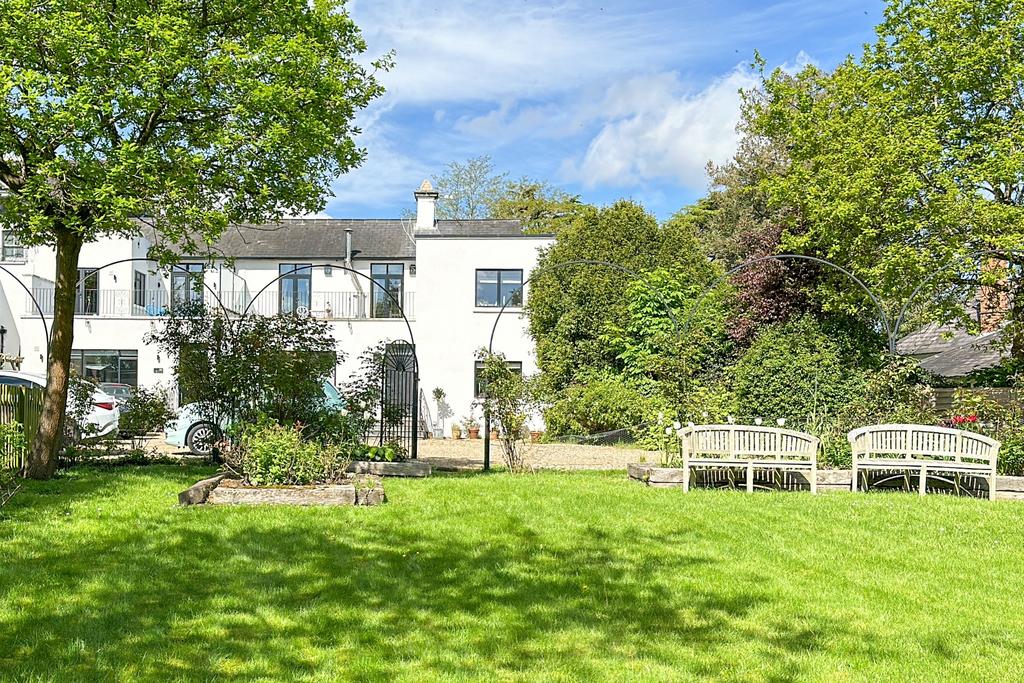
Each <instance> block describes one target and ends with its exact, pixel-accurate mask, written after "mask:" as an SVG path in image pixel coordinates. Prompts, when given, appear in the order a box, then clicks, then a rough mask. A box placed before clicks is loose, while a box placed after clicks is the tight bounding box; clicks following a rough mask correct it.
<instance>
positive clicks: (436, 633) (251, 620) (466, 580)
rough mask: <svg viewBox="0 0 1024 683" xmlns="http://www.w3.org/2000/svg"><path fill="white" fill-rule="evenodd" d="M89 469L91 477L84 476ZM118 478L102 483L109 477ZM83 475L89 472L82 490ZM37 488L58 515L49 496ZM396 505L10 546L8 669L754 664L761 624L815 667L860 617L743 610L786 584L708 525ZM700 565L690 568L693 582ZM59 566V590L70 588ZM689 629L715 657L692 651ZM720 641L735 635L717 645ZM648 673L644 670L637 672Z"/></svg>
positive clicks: (125, 525) (93, 672)
mask: <svg viewBox="0 0 1024 683" xmlns="http://www.w3.org/2000/svg"><path fill="white" fill-rule="evenodd" d="M72 488H74V487H72ZM105 491H106V488H105V486H104V485H98V486H97V488H96V489H94V492H105ZM78 492H79V493H82V491H78ZM28 504H29V506H30V507H32V508H35V506H36V505H37V504H39V505H41V506H42V507H41V508H40V509H39V510H38V512H39V513H40V514H52V510H51V509H49V504H50V502H49V501H48V500H46V501H44V500H40V499H34V500H32V501H29V503H28ZM380 517H381V514H380V512H379V511H378V510H344V511H325V510H291V511H287V512H282V511H280V510H272V511H266V510H255V509H235V510H222V509H183V510H160V511H159V512H158V513H157V514H155V515H154V516H153V517H152V518H150V519H141V520H136V521H134V522H133V521H132V520H121V521H120V522H119V523H118V525H117V527H116V528H111V529H109V530H106V531H104V530H100V531H98V532H96V533H94V534H90V535H89V536H87V537H83V538H76V539H63V541H64V542H62V543H55V544H54V545H53V546H51V547H43V548H36V549H35V550H36V552H33V553H28V554H20V555H16V556H14V557H12V558H8V559H9V562H8V563H7V567H6V571H5V572H4V573H3V576H2V577H0V605H6V607H2V608H0V670H4V671H8V672H13V673H14V675H15V676H18V677H25V676H29V675H31V674H33V673H34V674H37V675H41V676H53V675H55V674H56V675H57V677H58V678H89V677H99V678H110V677H122V678H130V679H133V680H146V679H149V680H166V679H169V678H170V679H174V678H185V679H193V678H194V679H204V680H205V679H209V678H218V679H251V678H256V677H265V678H267V679H271V680H286V679H296V678H310V677H320V678H322V679H324V680H332V679H335V678H338V677H342V676H345V677H354V678H359V679H387V678H393V677H395V676H401V675H405V676H408V677H411V678H422V677H424V676H440V677H451V678H457V679H461V678H468V677H480V678H494V677H509V676H513V677H514V676H518V675H527V676H532V677H545V676H548V675H551V674H552V672H555V673H558V674H559V675H562V676H569V677H571V678H575V679H596V678H605V677H609V676H611V677H618V676H616V675H615V667H617V666H619V667H623V668H624V670H628V668H629V666H636V667H639V668H638V669H637V671H654V672H655V675H657V672H659V671H660V672H663V674H667V673H668V672H672V671H674V670H675V669H676V668H677V667H682V666H690V667H691V668H690V669H689V673H690V674H691V675H701V676H721V675H724V674H728V672H730V671H731V672H733V673H735V669H733V668H732V667H733V666H734V662H731V661H729V659H728V656H727V652H728V648H729V646H735V645H736V643H737V642H742V641H743V640H744V639H751V638H755V637H756V638H757V641H756V642H749V643H747V646H748V647H754V648H757V650H758V652H761V653H763V655H764V656H765V657H774V658H776V659H777V660H779V661H780V662H781V665H780V666H779V667H778V669H777V670H778V672H779V675H780V676H781V677H782V678H789V677H798V676H799V674H800V666H801V664H800V661H799V658H798V656H797V655H799V654H800V653H803V652H806V651H807V650H808V648H810V649H813V648H815V647H817V646H818V645H819V641H818V639H819V638H820V637H821V636H822V635H825V634H828V635H829V636H835V635H836V634H837V633H839V632H840V631H842V625H841V624H837V623H823V622H822V621H821V619H820V618H818V619H817V620H813V619H811V618H810V617H808V618H805V619H802V620H801V621H800V622H799V623H788V622H786V621H784V620H780V621H778V623H774V624H773V625H772V629H771V633H770V635H767V636H765V635H757V636H755V635H753V634H752V633H751V632H749V631H747V630H745V628H744V627H743V626H742V625H740V624H741V622H745V621H749V620H750V619H751V618H752V615H753V614H754V613H755V612H756V611H757V610H760V609H763V608H764V607H766V606H768V605H770V604H771V603H772V601H773V600H774V598H773V596H772V594H771V590H770V586H767V585H763V584H760V585H759V584H755V583H753V582H747V583H743V582H740V583H739V584H729V585H725V583H723V582H719V581H716V580H715V578H716V577H720V576H721V575H722V572H725V571H727V570H728V568H726V567H722V566H720V564H719V560H716V559H714V558H712V557H710V556H707V555H706V554H702V553H700V552H696V551H690V550H687V548H689V547H693V546H694V545H695V544H694V543H693V542H692V541H693V540H694V539H693V538H692V534H693V533H694V531H693V530H692V527H689V526H688V525H687V524H686V523H685V522H680V524H679V525H678V529H677V530H675V531H673V532H672V533H669V534H665V533H650V532H645V531H643V530H641V529H637V528H631V529H628V528H627V529H621V528H620V529H619V530H617V531H608V530H606V529H604V528H602V527H601V526H599V525H597V524H593V523H592V524H588V525H584V526H583V527H582V528H581V529H580V530H579V531H578V532H577V533H574V534H571V535H569V536H566V535H553V534H551V533H550V532H549V531H546V530H544V529H540V530H538V528H536V527H535V526H534V525H532V524H531V521H530V520H529V519H523V518H520V517H517V516H515V515H514V514H508V515H506V516H505V517H504V518H502V519H501V520H500V522H499V523H500V525H501V527H502V533H501V534H500V535H488V534H483V535H481V534H475V533H471V531H472V530H467V529H465V528H464V527H462V526H460V523H459V520H457V519H453V520H452V522H451V524H448V525H434V524H422V525H414V524H405V523H403V521H402V520H401V518H398V519H392V520H389V521H388V522H387V523H384V522H383V521H382V519H381V518H380ZM681 577H690V579H689V580H684V581H680V578H681ZM55 583H56V584H59V590H55ZM680 648H683V649H684V650H685V651H686V652H688V653H689V654H691V655H693V656H694V657H695V658H696V659H697V660H699V661H698V662H697V663H695V664H694V663H691V664H686V663H681V662H679V661H678V656H679V653H680ZM716 654H722V656H721V657H716ZM637 676H638V677H643V676H641V675H640V674H637Z"/></svg>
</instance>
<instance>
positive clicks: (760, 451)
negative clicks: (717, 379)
mask: <svg viewBox="0 0 1024 683" xmlns="http://www.w3.org/2000/svg"><path fill="white" fill-rule="evenodd" d="M679 439H680V441H681V448H680V450H681V451H682V458H683V490H684V491H689V490H690V469H691V468H694V467H723V468H743V469H745V470H746V478H747V482H746V483H747V491H748V492H753V490H754V470H759V469H761V470H764V469H767V470H776V471H780V472H783V471H801V472H807V473H808V474H807V479H808V480H809V481H810V484H811V493H817V492H818V447H819V445H820V443H821V442H820V440H819V439H818V437H816V436H811V435H810V434H805V433H803V432H796V431H793V430H790V429H781V428H776V427H755V426H749V425H692V426H689V427H684V428H683V429H680V430H679Z"/></svg>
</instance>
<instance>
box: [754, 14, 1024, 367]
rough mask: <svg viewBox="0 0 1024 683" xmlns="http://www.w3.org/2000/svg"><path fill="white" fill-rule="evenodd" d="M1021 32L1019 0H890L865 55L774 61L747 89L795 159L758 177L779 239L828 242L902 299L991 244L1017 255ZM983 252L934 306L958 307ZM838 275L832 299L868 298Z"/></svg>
mask: <svg viewBox="0 0 1024 683" xmlns="http://www.w3.org/2000/svg"><path fill="white" fill-rule="evenodd" d="M1022 33H1024V10H1022V8H1021V7H1020V6H1019V4H1017V3H1012V2H1007V1H1006V0H979V1H977V2H967V1H965V0H908V1H905V2H891V3H890V4H889V6H888V7H887V9H886V10H885V16H884V20H883V22H882V24H881V25H880V26H879V27H878V28H877V34H878V39H877V40H876V41H874V42H873V43H871V44H869V45H867V46H865V48H864V52H863V54H862V55H861V57H860V58H859V60H855V59H853V58H850V59H847V60H846V61H844V62H843V63H842V64H840V65H839V66H838V67H837V68H836V69H835V70H834V71H832V72H831V73H825V72H823V71H821V70H820V69H818V68H816V67H813V66H809V67H807V68H805V69H804V70H803V71H801V72H800V73H798V74H796V75H791V74H788V73H786V72H784V71H781V70H778V71H776V72H775V73H773V74H771V75H770V76H769V77H768V78H767V79H766V80H765V81H764V83H763V88H762V89H760V90H759V91H757V92H753V93H750V94H749V96H748V100H747V112H746V115H745V118H746V120H747V123H748V127H747V130H748V134H749V135H750V136H751V137H754V138H757V139H769V140H772V141H773V142H774V144H775V145H776V146H777V148H779V149H784V150H785V154H786V157H785V158H786V160H787V161H788V163H785V164H783V165H781V166H779V167H778V168H776V169H775V172H773V173H770V174H766V175H764V176H763V177H762V178H761V179H760V184H761V186H762V190H763V192H764V193H765V194H766V195H767V196H768V197H769V198H770V201H771V203H772V205H773V206H774V207H776V210H777V212H778V214H779V215H780V216H782V217H784V219H785V225H786V228H787V234H786V237H785V238H784V246H785V248H786V249H788V250H795V251H799V252H802V253H817V254H820V255H827V256H828V257H829V258H831V259H833V260H835V261H837V262H839V263H841V264H843V265H844V266H846V267H848V268H850V269H852V270H853V271H854V272H855V273H857V274H859V275H861V276H863V277H864V278H866V279H867V280H868V282H870V283H871V284H872V285H873V286H875V287H876V288H878V289H879V291H881V292H882V293H883V294H884V295H886V297H887V298H888V299H889V300H890V301H892V302H902V301H903V300H904V299H905V297H906V296H907V295H908V294H909V293H910V292H911V290H913V288H914V287H915V286H917V284H918V283H920V282H921V281H922V280H923V279H924V278H926V277H928V276H930V275H932V274H934V273H936V272H938V271H939V269H940V268H941V267H942V266H944V265H946V264H950V263H954V262H955V260H956V259H957V258H959V257H963V256H965V255H966V254H968V253H971V252H975V251H978V250H981V249H994V250H998V251H1003V252H1004V255H1005V257H1006V258H1007V260H1008V261H1010V263H1011V264H1016V265H1017V266H1018V267H1019V265H1020V260H1021V258H1020V255H1013V254H1010V253H1007V252H1006V250H1010V249H1016V248H1019V247H1020V245H1021V244H1022V242H1024V127H1022V126H1021V120H1022V115H1024V110H1022V105H1024V89H1022V83H1024V43H1022V42H1021V40H1020V36H1021V35H1022ZM983 265H984V264H979V263H968V265H967V266H966V267H960V268H953V269H951V270H950V271H947V272H945V273H944V274H943V275H942V276H940V277H937V278H936V279H935V280H934V283H933V284H934V286H933V287H930V288H929V289H928V291H927V292H926V293H925V294H926V297H930V296H933V295H934V296H936V297H937V298H938V301H937V302H935V305H934V306H932V307H931V312H930V313H929V314H928V315H929V317H932V318H935V319H940V320H942V319H961V320H962V319H963V318H964V317H965V314H964V308H963V303H964V299H965V298H966V297H969V296H973V294H974V293H975V291H976V287H977V285H978V283H979V278H978V276H977V274H976V271H977V269H978V267H979V266H983ZM837 284H838V280H836V281H835V283H833V286H831V287H829V288H828V290H829V291H827V292H822V294H823V295H824V300H825V301H826V302H827V303H828V304H829V305H830V306H831V307H832V308H834V309H842V308H851V307H858V306H861V305H863V304H864V303H865V302H864V297H863V295H862V294H861V293H859V292H857V291H856V289H854V288H851V287H849V286H842V287H839V286H836V285H837ZM1006 285H1007V287H1008V288H1009V289H1010V290H1011V293H1012V292H1015V291H1016V289H1017V288H1018V287H1019V279H1018V280H1017V281H1016V282H1006ZM1022 300H1024V299H1021V297H1020V296H1011V301H1013V302H1019V301H1022ZM1011 307H1012V308H1013V309H1014V310H1013V311H1011V315H1010V318H1011V319H1012V320H1014V321H1019V320H1020V317H1021V316H1020V315H1019V312H1018V311H1017V310H1016V308H1017V304H1016V303H1013V304H1011ZM1015 346H1016V347H1017V348H1016V349H1015V350H1014V353H1015V355H1018V356H1019V355H1020V353H1021V352H1022V350H1024V346H1021V345H1020V344H1016V345H1015Z"/></svg>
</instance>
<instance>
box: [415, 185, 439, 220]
mask: <svg viewBox="0 0 1024 683" xmlns="http://www.w3.org/2000/svg"><path fill="white" fill-rule="evenodd" d="M412 196H413V197H415V198H416V229H417V230H433V229H434V202H436V201H437V198H438V196H439V195H438V193H437V192H434V188H433V186H432V185H431V184H430V181H429V180H424V181H423V184H422V185H420V189H418V190H416V191H415V192H413V193H412Z"/></svg>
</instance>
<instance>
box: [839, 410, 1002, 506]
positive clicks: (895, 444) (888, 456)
mask: <svg viewBox="0 0 1024 683" xmlns="http://www.w3.org/2000/svg"><path fill="white" fill-rule="evenodd" d="M847 438H849V440H850V448H851V449H852V450H853V482H852V483H851V484H850V489H851V490H852V491H856V490H857V479H858V475H859V473H860V472H865V473H866V472H867V471H870V470H906V471H907V475H906V476H907V477H908V484H909V476H910V474H911V473H913V472H915V471H916V472H917V476H918V493H919V494H920V495H922V496H923V495H924V494H925V487H926V482H927V480H928V475H929V474H932V475H933V476H934V475H935V474H936V473H946V474H952V475H953V479H952V481H950V480H949V479H946V481H950V483H952V484H953V486H954V488H956V489H957V490H958V491H959V488H960V475H962V474H969V475H973V476H979V477H983V478H985V479H987V480H988V497H989V499H990V500H991V499H993V498H994V497H995V492H996V458H997V456H998V455H999V446H1000V443H999V442H998V441H996V440H995V439H990V438H989V437H987V436H983V435H981V434H976V433H974V432H968V431H963V430H960V429H948V428H946V427H928V426H925V425H903V424H887V425H872V426H870V427H861V428H860V429H855V430H853V431H852V432H850V434H849V435H848V437H847ZM900 476H902V475H900ZM864 488H865V490H866V489H867V481H866V480H865V486H864Z"/></svg>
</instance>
